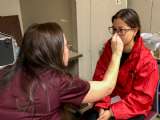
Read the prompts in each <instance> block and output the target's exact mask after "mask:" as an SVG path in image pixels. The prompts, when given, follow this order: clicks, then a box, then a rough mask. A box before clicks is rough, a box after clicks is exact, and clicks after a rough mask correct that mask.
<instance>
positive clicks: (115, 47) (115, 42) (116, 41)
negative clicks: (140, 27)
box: [111, 34, 123, 55]
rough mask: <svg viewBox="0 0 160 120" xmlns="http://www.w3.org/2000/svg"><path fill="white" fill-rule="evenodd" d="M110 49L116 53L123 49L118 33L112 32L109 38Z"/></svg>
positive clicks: (120, 52) (119, 53)
mask: <svg viewBox="0 0 160 120" xmlns="http://www.w3.org/2000/svg"><path fill="white" fill-rule="evenodd" d="M111 49H112V53H116V54H118V55H121V54H122V51H123V42H122V40H121V38H120V37H119V35H117V34H114V35H113V37H112V40H111Z"/></svg>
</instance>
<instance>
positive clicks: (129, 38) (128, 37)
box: [112, 18, 138, 53]
mask: <svg viewBox="0 0 160 120" xmlns="http://www.w3.org/2000/svg"><path fill="white" fill-rule="evenodd" d="M112 27H113V28H115V29H131V27H130V26H128V25H127V24H126V23H125V22H124V21H123V20H122V19H120V18H118V19H114V21H113V25H112ZM137 31H138V29H137V28H134V29H131V30H127V31H126V34H125V35H124V36H119V37H120V38H121V39H122V41H123V44H124V49H123V52H124V53H129V52H131V51H132V49H133V46H134V37H135V36H136V33H137Z"/></svg>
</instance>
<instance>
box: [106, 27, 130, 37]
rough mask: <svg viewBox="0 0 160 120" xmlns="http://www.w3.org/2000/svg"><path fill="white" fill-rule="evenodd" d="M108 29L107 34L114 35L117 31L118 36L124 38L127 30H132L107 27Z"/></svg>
mask: <svg viewBox="0 0 160 120" xmlns="http://www.w3.org/2000/svg"><path fill="white" fill-rule="evenodd" d="M108 29H109V32H110V33H111V34H114V33H116V32H117V31H118V33H119V35H120V36H124V35H125V34H126V32H127V31H128V30H133V28H130V29H115V28H113V27H108Z"/></svg>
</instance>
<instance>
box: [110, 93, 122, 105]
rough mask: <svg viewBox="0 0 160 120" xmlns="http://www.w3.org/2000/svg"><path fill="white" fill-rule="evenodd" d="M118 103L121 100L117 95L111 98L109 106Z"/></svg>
mask: <svg viewBox="0 0 160 120" xmlns="http://www.w3.org/2000/svg"><path fill="white" fill-rule="evenodd" d="M119 101H121V98H120V96H119V95H117V96H115V97H112V98H111V104H113V103H116V102H119Z"/></svg>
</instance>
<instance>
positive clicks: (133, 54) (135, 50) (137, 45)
mask: <svg viewBox="0 0 160 120" xmlns="http://www.w3.org/2000/svg"><path fill="white" fill-rule="evenodd" d="M110 44H111V39H110V40H109V41H108V42H107V43H106V46H105V52H106V53H107V56H108V57H109V58H110V59H111V57H112V51H111V46H110ZM142 45H143V39H142V37H141V36H140V37H139V38H138V40H137V41H136V42H135V44H134V46H133V49H132V52H131V54H130V56H129V58H128V59H127V61H128V60H131V59H134V58H136V57H138V56H139V55H140V52H141V48H142Z"/></svg>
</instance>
